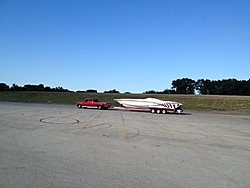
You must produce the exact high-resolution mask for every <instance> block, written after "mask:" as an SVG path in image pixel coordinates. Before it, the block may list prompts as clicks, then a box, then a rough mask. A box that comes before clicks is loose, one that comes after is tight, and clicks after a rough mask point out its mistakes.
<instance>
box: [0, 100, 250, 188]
mask: <svg viewBox="0 0 250 188" xmlns="http://www.w3.org/2000/svg"><path fill="white" fill-rule="evenodd" d="M0 187H25V188H27V187H96V188H99V187H100V188H103V187H109V188H112V187H147V188H148V187H154V188H156V187H161V188H162V187H168V188H169V187H170V188H171V187H179V188H182V187H192V188H193V187H221V188H223V187H227V188H228V187H230V188H232V187H243V188H244V187H250V116H246V115H223V114H214V113H213V114H209V113H197V112H192V113H191V112H185V113H183V114H151V113H150V112H142V111H123V110H97V109H77V108H76V106H74V105H56V104H31V103H13V102H0Z"/></svg>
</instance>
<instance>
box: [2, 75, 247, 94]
mask: <svg viewBox="0 0 250 188" xmlns="http://www.w3.org/2000/svg"><path fill="white" fill-rule="evenodd" d="M0 91H55V92H72V91H70V90H68V89H64V88H63V87H60V86H59V87H56V88H50V87H49V86H46V87H44V85H43V84H39V85H30V84H26V85H24V86H18V85H17V84H13V85H12V86H11V87H9V86H8V85H7V84H5V83H0ZM77 92H92V93H97V90H95V89H89V90H86V91H77ZM104 93H120V92H119V91H117V90H116V89H113V90H109V91H104ZM125 93H130V92H125ZM143 93H146V94H203V95H250V79H249V80H237V79H234V78H230V79H222V80H209V79H198V80H193V79H191V78H182V79H177V80H173V81H172V87H171V89H165V90H164V91H154V90H148V91H145V92H143Z"/></svg>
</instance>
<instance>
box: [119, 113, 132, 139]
mask: <svg viewBox="0 0 250 188" xmlns="http://www.w3.org/2000/svg"><path fill="white" fill-rule="evenodd" d="M120 114H121V118H122V126H123V131H124V133H125V136H126V142H127V143H130V140H129V137H128V131H127V129H126V125H125V122H124V118H123V115H122V112H120Z"/></svg>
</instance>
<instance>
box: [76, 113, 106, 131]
mask: <svg viewBox="0 0 250 188" xmlns="http://www.w3.org/2000/svg"><path fill="white" fill-rule="evenodd" d="M103 112H104V111H102V112H101V113H100V114H98V115H97V116H95V117H94V118H93V119H92V120H91V121H89V122H88V123H87V124H86V125H85V126H84V127H83V128H81V129H80V130H79V131H78V132H77V133H76V135H78V134H80V133H81V132H82V131H83V130H84V129H86V127H87V126H89V125H90V124H91V123H92V122H93V121H94V120H95V119H97V118H98V117H99V116H100V115H101V114H102V113H103Z"/></svg>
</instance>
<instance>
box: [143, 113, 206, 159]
mask: <svg viewBox="0 0 250 188" xmlns="http://www.w3.org/2000/svg"><path fill="white" fill-rule="evenodd" d="M143 117H144V118H145V119H147V120H149V121H151V122H152V123H154V124H155V125H157V126H158V127H160V128H161V129H162V130H164V131H165V132H166V133H168V134H169V135H170V136H171V137H172V138H173V139H175V140H176V141H178V142H179V143H181V144H182V145H184V146H185V147H187V148H188V149H190V150H192V151H193V152H195V153H196V154H198V155H200V156H203V154H202V153H200V152H199V151H197V150H196V149H194V148H192V147H191V146H189V145H188V144H186V143H185V142H183V141H182V140H180V139H179V138H177V137H176V136H175V135H174V134H173V133H171V132H170V131H169V130H168V129H166V128H164V127H163V126H161V125H159V124H158V123H156V122H155V121H153V120H151V119H149V118H147V117H145V116H143Z"/></svg>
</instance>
